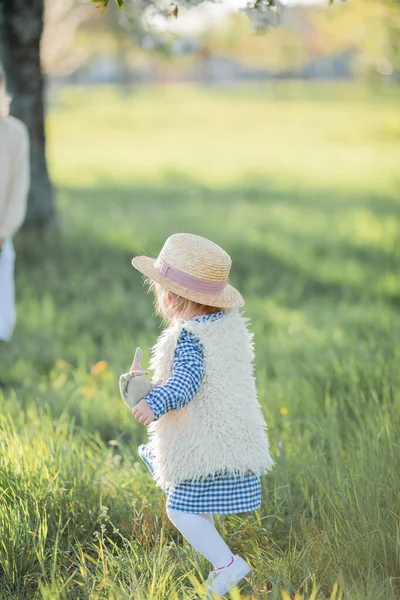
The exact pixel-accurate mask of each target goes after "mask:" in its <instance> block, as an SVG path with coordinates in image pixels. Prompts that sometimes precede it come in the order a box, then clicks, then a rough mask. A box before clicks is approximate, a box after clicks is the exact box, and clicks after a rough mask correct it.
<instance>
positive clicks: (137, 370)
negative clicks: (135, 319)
mask: <svg viewBox="0 0 400 600" xmlns="http://www.w3.org/2000/svg"><path fill="white" fill-rule="evenodd" d="M142 358H143V352H142V350H141V348H136V352H135V356H134V359H133V363H132V366H131V368H130V371H129V373H124V374H123V375H121V377H120V378H119V391H120V393H121V397H122V399H123V401H124V402H125V404H127V405H128V406H129V408H130V409H132V408H133V407H134V406H136V404H137V403H138V402H140V400H142V398H144V397H145V396H147V394H148V393H149V392H150V390H152V389H153V387H155V385H154V384H153V383H151V382H150V381H149V380H148V379H147V377H146V375H148V372H147V371H143V369H142V367H141V364H140V361H141V360H142Z"/></svg>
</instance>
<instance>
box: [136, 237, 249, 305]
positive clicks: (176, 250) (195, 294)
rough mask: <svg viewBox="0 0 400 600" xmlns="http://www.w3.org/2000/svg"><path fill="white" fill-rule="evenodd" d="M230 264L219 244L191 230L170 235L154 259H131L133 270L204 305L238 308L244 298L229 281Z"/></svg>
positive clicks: (227, 256)
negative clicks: (194, 233)
mask: <svg viewBox="0 0 400 600" xmlns="http://www.w3.org/2000/svg"><path fill="white" fill-rule="evenodd" d="M231 264H232V260H231V258H230V256H229V254H227V253H226V252H225V250H223V249H222V248H221V247H220V246H218V245H217V244H214V242H211V241H210V240H207V239H206V238H203V237H201V236H199V235H193V234H191V233H175V234H174V235H171V236H170V237H169V238H168V239H167V241H166V242H165V244H164V246H163V247H162V249H161V252H160V254H159V255H158V258H157V259H155V258H150V257H148V256H135V258H134V259H133V260H132V265H133V266H134V267H135V269H137V270H138V271H140V272H141V273H143V274H144V275H146V276H147V277H148V278H149V279H151V280H152V281H156V282H157V283H159V284H160V285H161V286H162V287H163V288H165V289H167V290H170V291H171V292H174V293H175V294H178V295H179V296H183V297H184V298H188V299H189V300H194V301H195V302H199V303H200V304H206V305H207V306H216V307H220V308H238V307H240V306H243V304H244V300H243V298H242V296H241V295H240V293H239V292H238V291H237V290H236V289H235V288H234V287H233V286H231V285H230V284H229V283H228V275H229V271H230V269H231Z"/></svg>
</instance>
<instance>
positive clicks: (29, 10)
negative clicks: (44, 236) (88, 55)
mask: <svg viewBox="0 0 400 600" xmlns="http://www.w3.org/2000/svg"><path fill="white" fill-rule="evenodd" d="M43 16H44V0H0V58H1V60H2V62H3V65H4V69H5V71H6V76H7V88H8V90H9V92H10V94H11V95H12V98H13V99H12V104H11V114H13V115H14V116H15V117H17V118H18V119H21V120H22V121H23V122H24V123H25V124H26V126H27V127H28V131H29V136H30V149H31V150H30V151H31V156H30V158H31V189H30V192H29V197H28V210H27V215H26V220H25V224H26V225H27V226H33V227H35V228H40V229H42V228H44V227H45V226H47V225H49V224H50V223H54V216H55V208H54V190H53V186H52V184H51V181H50V178H49V174H48V170H47V162H46V135H45V127H44V76H43V73H42V69H41V63H40V39H41V36H42V31H43Z"/></svg>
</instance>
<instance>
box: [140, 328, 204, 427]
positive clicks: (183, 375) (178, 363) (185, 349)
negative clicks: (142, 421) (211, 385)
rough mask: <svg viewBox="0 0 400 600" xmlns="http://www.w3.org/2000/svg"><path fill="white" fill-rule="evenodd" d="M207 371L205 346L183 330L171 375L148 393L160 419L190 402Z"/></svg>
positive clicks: (147, 399)
mask: <svg viewBox="0 0 400 600" xmlns="http://www.w3.org/2000/svg"><path fill="white" fill-rule="evenodd" d="M203 372H204V368H203V346H202V344H201V343H200V341H199V340H198V339H197V337H195V336H194V335H193V334H191V333H189V332H187V331H185V330H183V331H182V333H181V335H180V338H179V340H178V343H177V346H176V350H175V357H174V363H173V367H172V374H171V376H170V378H169V379H168V380H167V381H166V383H165V384H164V385H160V386H156V387H154V388H153V389H152V390H151V392H150V393H149V394H148V395H147V396H145V397H144V400H145V401H146V402H147V403H148V405H149V406H150V407H151V409H152V410H153V412H154V415H155V418H156V420H158V419H159V418H160V417H161V416H162V415H164V414H165V413H167V412H169V411H170V410H178V409H180V408H183V407H184V406H186V405H187V404H188V403H189V402H190V400H191V399H192V398H193V397H194V396H195V395H196V393H197V392H198V390H199V388H200V385H201V381H202V379H203Z"/></svg>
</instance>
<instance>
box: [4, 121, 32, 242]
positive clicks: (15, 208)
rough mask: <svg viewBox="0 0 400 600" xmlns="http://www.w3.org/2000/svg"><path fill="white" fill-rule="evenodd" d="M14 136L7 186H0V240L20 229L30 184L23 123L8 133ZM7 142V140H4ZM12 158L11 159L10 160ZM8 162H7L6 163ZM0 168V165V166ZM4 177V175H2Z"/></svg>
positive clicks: (9, 236) (26, 136)
mask: <svg viewBox="0 0 400 600" xmlns="http://www.w3.org/2000/svg"><path fill="white" fill-rule="evenodd" d="M11 132H12V133H13V134H14V139H13V146H14V144H15V146H14V153H13V154H11V153H10V154H9V158H10V159H11V162H10V165H9V167H10V171H9V179H8V185H6V186H0V187H1V188H2V189H1V190H0V195H1V193H3V194H4V197H3V198H0V240H4V239H6V238H11V237H12V236H13V235H14V234H15V233H16V232H17V231H18V229H19V228H20V227H21V225H22V223H23V221H24V218H25V214H26V207H27V197H28V191H29V183H30V164H29V136H28V132H27V129H26V127H25V125H24V124H23V123H21V122H20V123H18V127H17V128H15V129H12V130H10V131H9V132H8V133H11ZM6 141H7V140H6ZM11 157H12V158H11ZM7 162H8V161H7ZM0 166H1V165H0ZM3 175H4V173H3Z"/></svg>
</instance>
